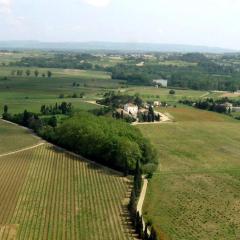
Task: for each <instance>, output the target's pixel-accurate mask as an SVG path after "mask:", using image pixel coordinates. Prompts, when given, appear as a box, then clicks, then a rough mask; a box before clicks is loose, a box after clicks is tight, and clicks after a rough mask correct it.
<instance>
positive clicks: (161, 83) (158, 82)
mask: <svg viewBox="0 0 240 240" xmlns="http://www.w3.org/2000/svg"><path fill="white" fill-rule="evenodd" d="M153 83H154V84H156V85H158V86H161V87H167V86H168V80H165V79H156V80H153Z"/></svg>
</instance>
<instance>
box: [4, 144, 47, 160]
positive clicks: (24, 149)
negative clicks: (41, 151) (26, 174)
mask: <svg viewBox="0 0 240 240" xmlns="http://www.w3.org/2000/svg"><path fill="white" fill-rule="evenodd" d="M44 144H45V142H41V143H38V144H36V145H33V146H30V147H27V148H22V149H19V150H16V151H12V152H8V153H4V154H0V157H5V156H9V155H12V154H15V153H19V152H23V151H27V150H30V149H33V148H36V147H39V146H42V145H44Z"/></svg>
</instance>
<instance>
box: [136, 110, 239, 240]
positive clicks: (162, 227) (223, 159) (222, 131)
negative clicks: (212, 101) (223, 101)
mask: <svg viewBox="0 0 240 240" xmlns="http://www.w3.org/2000/svg"><path fill="white" fill-rule="evenodd" d="M160 111H162V112H165V113H166V114H168V115H169V116H172V119H174V122H172V123H166V124H159V125H143V126H138V127H139V128H140V129H141V131H142V132H143V133H144V135H145V136H147V137H148V138H149V139H150V140H151V141H152V143H153V144H154V145H155V147H156V148H157V150H158V154H159V161H160V165H159V169H158V170H157V172H156V173H155V174H154V176H153V178H152V180H151V181H150V184H149V188H148V192H147V198H146V201H145V204H144V215H145V217H146V219H148V220H151V221H152V222H153V223H154V225H155V227H156V229H158V230H159V235H161V237H162V239H173V240H180V239H181V240H198V239H216V240H226V239H228V240H236V239H239V238H240V221H239V215H240V204H239V203H240V190H239V189H240V188H239V187H240V161H239V159H240V150H239V142H240V136H239V134H238V132H239V131H240V125H239V122H238V121H235V120H233V119H232V118H229V117H227V116H225V115H221V114H217V113H212V112H207V111H201V110H196V109H193V108H185V107H184V108H182V107H178V108H168V109H160Z"/></svg>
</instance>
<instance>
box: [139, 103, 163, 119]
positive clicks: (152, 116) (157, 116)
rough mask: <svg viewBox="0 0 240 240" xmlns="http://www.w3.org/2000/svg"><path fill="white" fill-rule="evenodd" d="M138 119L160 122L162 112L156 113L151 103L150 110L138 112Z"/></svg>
mask: <svg viewBox="0 0 240 240" xmlns="http://www.w3.org/2000/svg"><path fill="white" fill-rule="evenodd" d="M137 117H138V121H139V122H155V121H156V122H159V121H160V114H159V113H155V112H154V109H153V107H152V106H151V105H150V106H149V108H148V110H146V111H145V112H139V113H138V116H137Z"/></svg>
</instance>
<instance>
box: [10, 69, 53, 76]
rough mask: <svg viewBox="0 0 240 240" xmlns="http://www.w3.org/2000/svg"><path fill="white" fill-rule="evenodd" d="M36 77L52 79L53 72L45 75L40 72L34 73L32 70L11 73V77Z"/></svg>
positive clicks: (35, 71)
mask: <svg viewBox="0 0 240 240" xmlns="http://www.w3.org/2000/svg"><path fill="white" fill-rule="evenodd" d="M32 74H33V75H34V76H35V77H39V76H41V77H46V76H47V77H48V78H50V77H52V72H51V71H49V70H48V71H47V72H46V73H45V72H44V73H40V72H39V70H37V69H36V70H34V71H33V72H32V71H31V70H30V69H26V70H25V71H24V70H22V69H20V70H19V69H18V70H12V72H11V75H12V76H20V77H21V76H24V75H25V76H27V77H29V76H31V75H32Z"/></svg>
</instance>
